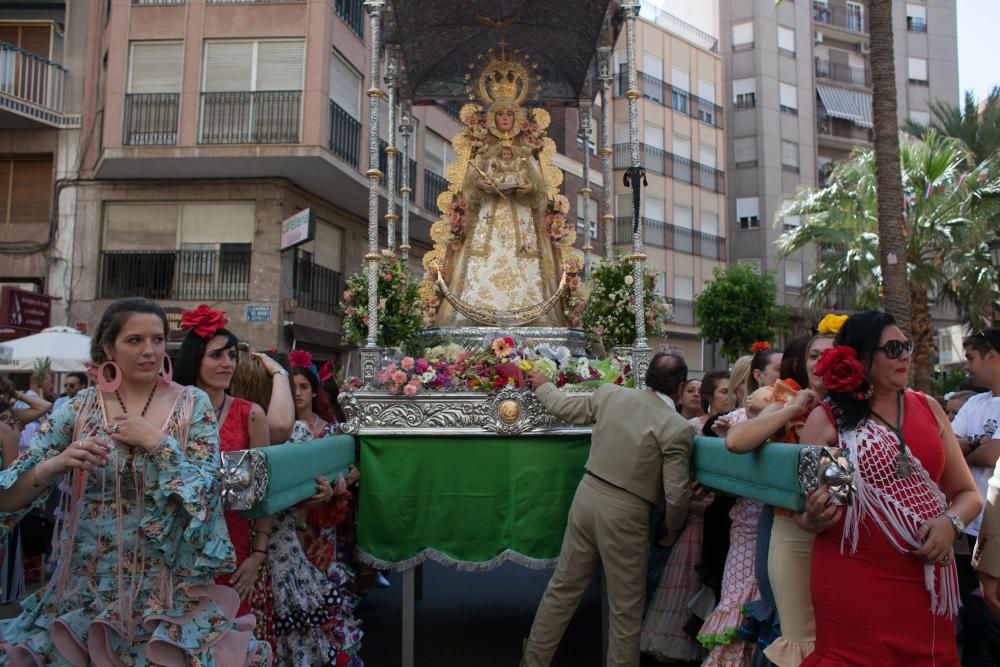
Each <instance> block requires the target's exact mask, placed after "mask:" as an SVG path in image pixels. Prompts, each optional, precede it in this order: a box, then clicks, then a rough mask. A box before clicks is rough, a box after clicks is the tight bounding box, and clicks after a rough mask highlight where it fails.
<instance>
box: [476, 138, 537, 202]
mask: <svg viewBox="0 0 1000 667" xmlns="http://www.w3.org/2000/svg"><path fill="white" fill-rule="evenodd" d="M527 171H528V168H527V165H526V164H525V160H524V159H520V158H517V157H515V156H514V148H513V146H510V145H503V146H501V147H500V152H499V154H498V155H497V156H496V157H493V158H490V161H489V163H488V164H487V165H486V175H487V176H489V178H490V179H491V180H492V181H493V184H495V185H496V187H497V189H499V190H500V191H502V192H509V191H511V190H517V189H518V188H523V187H525V186H527V185H528V176H527Z"/></svg>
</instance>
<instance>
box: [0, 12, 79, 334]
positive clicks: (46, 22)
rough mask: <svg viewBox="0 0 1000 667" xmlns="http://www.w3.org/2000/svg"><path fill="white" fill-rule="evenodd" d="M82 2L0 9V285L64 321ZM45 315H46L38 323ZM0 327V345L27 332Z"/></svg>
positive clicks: (76, 158) (75, 159)
mask: <svg viewBox="0 0 1000 667" xmlns="http://www.w3.org/2000/svg"><path fill="white" fill-rule="evenodd" d="M89 4H90V3H89V2H88V0H79V2H74V3H73V4H72V6H70V5H69V4H63V3H45V2H18V3H0V218H2V221H0V285H3V286H9V287H15V288H19V289H22V290H25V291H29V292H36V293H46V292H47V293H49V294H50V295H52V296H54V297H55V300H56V304H55V312H54V313H52V314H51V315H52V317H53V318H56V319H57V321H65V318H66V312H65V302H64V300H63V299H62V297H63V296H64V294H65V290H66V288H67V285H68V284H69V281H70V273H69V272H68V270H67V269H68V267H69V265H70V263H71V262H72V243H71V239H69V238H67V237H66V236H64V235H61V234H59V233H58V230H62V229H66V228H72V224H73V220H74V211H73V203H74V201H75V196H74V194H73V193H74V191H75V187H74V186H73V181H74V180H75V178H76V175H77V168H78V166H79V165H78V162H79V145H80V137H81V130H80V109H81V106H82V91H83V78H82V75H81V70H82V64H83V54H84V46H85V44H84V40H83V39H82V38H81V36H82V35H83V34H85V32H86V21H87V14H88V8H89ZM46 319H47V318H46ZM21 325H23V322H22V323H18V322H7V321H2V322H0V341H2V340H9V339H12V338H18V337H20V336H24V335H27V334H29V333H34V331H33V330H25V329H23V328H22V326H21Z"/></svg>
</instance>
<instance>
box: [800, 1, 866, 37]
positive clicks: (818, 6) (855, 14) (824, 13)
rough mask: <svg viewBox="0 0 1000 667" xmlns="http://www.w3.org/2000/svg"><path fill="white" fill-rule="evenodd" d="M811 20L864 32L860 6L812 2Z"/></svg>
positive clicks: (862, 13) (863, 18)
mask: <svg viewBox="0 0 1000 667" xmlns="http://www.w3.org/2000/svg"><path fill="white" fill-rule="evenodd" d="M813 21H815V22H816V23H822V24H824V25H831V26H834V27H836V28H841V29H843V30H847V31H849V32H857V33H866V32H868V31H867V30H866V28H865V17H864V10H863V9H862V8H861V6H856V7H851V6H846V7H845V6H839V7H838V6H830V5H829V4H828V3H822V2H814V3H813Z"/></svg>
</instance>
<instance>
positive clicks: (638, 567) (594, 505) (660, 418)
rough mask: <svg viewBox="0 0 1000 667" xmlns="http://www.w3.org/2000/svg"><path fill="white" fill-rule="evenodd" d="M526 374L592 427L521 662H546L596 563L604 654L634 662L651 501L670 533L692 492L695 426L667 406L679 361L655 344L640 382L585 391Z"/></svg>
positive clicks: (552, 407) (560, 409)
mask: <svg viewBox="0 0 1000 667" xmlns="http://www.w3.org/2000/svg"><path fill="white" fill-rule="evenodd" d="M530 379H531V384H532V387H533V388H534V389H535V393H536V396H537V397H538V400H539V401H541V403H542V405H544V406H545V408H546V409H547V410H548V411H549V412H551V413H552V414H554V415H556V416H558V417H560V418H561V419H563V420H564V421H567V422H570V423H573V424H594V431H593V436H592V438H591V444H590V457H589V458H588V459H587V467H586V473H585V474H584V476H583V479H582V480H581V481H580V485H579V486H578V487H577V490H576V495H575V496H574V497H573V504H572V506H571V507H570V511H569V521H568V524H567V526H566V533H565V535H564V536H563V544H562V551H561V552H560V554H559V562H558V563H557V564H556V570H555V572H554V573H553V574H552V578H551V579H550V580H549V585H548V587H547V588H546V589H545V595H544V596H543V597H542V601H541V603H540V604H539V605H538V611H537V612H536V613H535V622H534V623H533V624H532V626H531V635H530V636H529V637H528V640H527V642H525V646H524V656H523V657H522V659H521V666H522V667H546V666H547V665H549V663H550V662H551V661H552V656H553V654H554V653H555V651H556V648H557V647H558V645H559V641H560V639H562V636H563V633H564V632H565V631H566V626H567V625H568V624H569V621H570V618H571V617H572V616H573V612H574V611H576V607H577V605H579V603H580V598H581V597H582V596H583V594H584V592H585V591H586V589H587V586H588V585H589V584H590V580H591V579H592V578H593V576H594V572H595V571H596V570H597V566H598V565H600V564H603V565H604V576H605V577H606V581H607V589H608V607H609V614H608V617H609V621H610V626H609V628H608V659H607V664H608V665H615V666H620V667H636V666H637V665H638V664H639V631H640V627H641V625H642V607H643V602H644V600H645V596H646V586H645V584H646V561H647V558H648V556H649V518H650V511H651V510H652V508H653V506H654V505H655V504H656V503H657V502H658V501H659V500H660V498H661V497H663V495H664V494H665V495H666V510H667V516H666V524H667V529H668V530H669V531H670V535H672V536H676V534H677V533H678V532H679V531H680V530H681V528H682V527H683V525H684V521H685V519H686V517H687V511H688V503H689V502H690V499H691V487H690V463H689V461H690V458H691V446H692V439H693V437H694V427H693V426H691V425H690V424H689V423H688V422H687V421H686V420H685V419H684V418H683V417H681V416H680V415H679V414H678V413H677V411H676V409H675V407H674V401H675V400H677V399H678V398H679V397H680V394H681V391H682V390H683V387H684V383H685V381H686V380H687V365H686V364H685V363H684V359H683V358H682V357H681V356H679V355H675V354H666V353H660V354H657V355H656V356H654V357H653V359H652V360H651V361H650V364H649V370H648V372H647V373H646V387H647V389H646V390H645V391H642V390H637V389H624V388H622V387H619V386H616V385H613V384H605V385H602V386H601V387H600V388H599V389H597V391H595V392H593V393H592V394H589V395H586V396H568V395H566V394H564V393H562V392H561V391H559V390H558V389H556V388H555V386H553V385H552V383H551V382H549V380H548V378H546V377H545V376H544V375H541V374H540V373H533V374H532V375H531V378H530Z"/></svg>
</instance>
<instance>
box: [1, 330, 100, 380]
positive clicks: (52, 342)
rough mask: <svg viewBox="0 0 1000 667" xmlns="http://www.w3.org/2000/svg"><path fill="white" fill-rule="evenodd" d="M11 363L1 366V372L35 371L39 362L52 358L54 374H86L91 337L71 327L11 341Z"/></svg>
mask: <svg viewBox="0 0 1000 667" xmlns="http://www.w3.org/2000/svg"><path fill="white" fill-rule="evenodd" d="M4 346H6V347H9V348H10V349H11V350H12V352H11V362H10V363H9V364H3V365H0V371H8V372H18V371H29V372H30V371H31V370H32V367H33V366H34V363H35V361H36V360H38V359H41V358H43V357H48V358H49V360H50V361H51V362H52V368H51V370H52V371H53V372H54V373H70V372H72V371H84V370H86V368H85V367H84V365H83V362H84V361H90V336H86V335H84V334H82V333H80V332H79V331H77V330H76V329H72V328H70V327H49V328H48V329H44V330H43V331H42V332H41V333H37V334H32V335H31V336H25V337H24V338H17V339H15V340H8V341H5V342H4Z"/></svg>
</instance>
